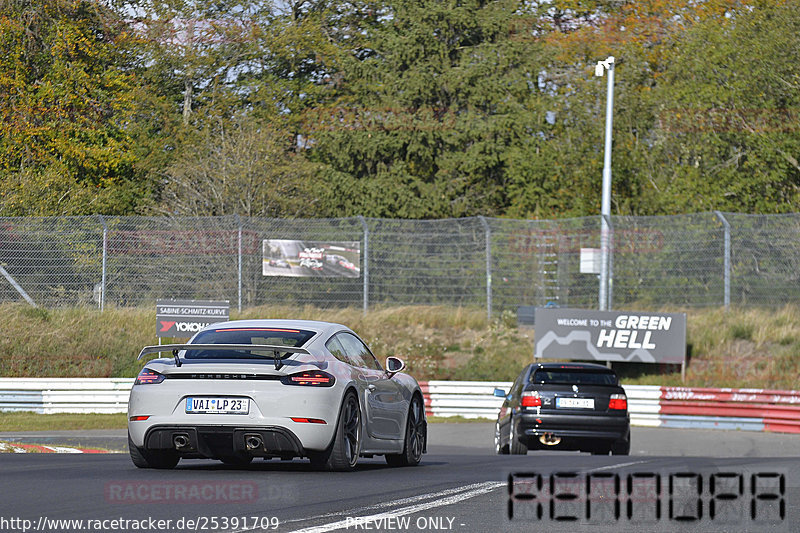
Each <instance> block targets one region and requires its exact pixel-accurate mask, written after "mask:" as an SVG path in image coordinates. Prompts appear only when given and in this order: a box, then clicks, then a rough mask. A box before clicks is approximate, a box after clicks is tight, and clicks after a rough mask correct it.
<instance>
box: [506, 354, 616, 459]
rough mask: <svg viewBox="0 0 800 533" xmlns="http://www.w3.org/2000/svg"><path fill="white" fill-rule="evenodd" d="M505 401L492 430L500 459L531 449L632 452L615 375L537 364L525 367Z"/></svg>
mask: <svg viewBox="0 0 800 533" xmlns="http://www.w3.org/2000/svg"><path fill="white" fill-rule="evenodd" d="M494 394H495V396H498V397H502V398H505V401H504V402H503V406H502V408H501V409H500V414H499V415H498V417H497V425H496V427H495V437H494V439H495V448H496V450H497V453H500V454H507V453H512V454H520V455H524V454H526V453H528V450H529V449H537V448H539V449H556V450H580V451H584V452H591V453H592V454H596V455H599V454H604V455H607V454H608V453H609V452H610V453H612V454H614V455H628V453H630V448H631V441H630V416H629V415H628V398H627V396H625V390H624V389H623V388H622V387H621V386H620V385H619V378H617V375H616V373H614V371H613V370H611V369H610V368H606V367H605V366H601V365H595V364H589V363H538V364H531V365H528V366H527V367H525V369H524V370H523V371H522V373H521V374H520V375H519V376H518V377H517V379H516V381H514V384H513V385H512V387H511V391H508V392H506V391H504V390H502V389H495V391H494Z"/></svg>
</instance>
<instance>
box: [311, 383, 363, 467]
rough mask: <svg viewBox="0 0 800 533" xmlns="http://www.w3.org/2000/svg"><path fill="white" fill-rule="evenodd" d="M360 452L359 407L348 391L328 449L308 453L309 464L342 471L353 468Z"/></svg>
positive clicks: (352, 394) (356, 400)
mask: <svg viewBox="0 0 800 533" xmlns="http://www.w3.org/2000/svg"><path fill="white" fill-rule="evenodd" d="M360 452H361V408H360V407H359V405H358V398H357V397H356V395H355V394H354V393H352V392H348V393H347V394H346V395H345V397H344V400H343V401H342V407H341V408H340V409H339V420H338V421H337V422H336V433H335V434H334V436H333V442H331V444H330V446H328V449H327V450H325V451H323V452H316V453H310V454H309V459H311V464H313V465H314V466H315V467H316V468H321V469H325V470H332V471H338V472H344V471H348V470H352V469H353V468H355V466H356V463H357V462H358V455H359V453H360Z"/></svg>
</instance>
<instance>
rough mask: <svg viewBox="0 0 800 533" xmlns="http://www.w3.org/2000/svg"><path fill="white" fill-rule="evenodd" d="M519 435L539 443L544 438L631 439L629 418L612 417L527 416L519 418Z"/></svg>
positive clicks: (531, 414) (523, 415)
mask: <svg viewBox="0 0 800 533" xmlns="http://www.w3.org/2000/svg"><path fill="white" fill-rule="evenodd" d="M517 424H518V426H517V428H516V429H517V432H516V434H517V435H525V436H527V437H529V438H530V440H538V438H539V437H541V436H543V435H552V436H555V437H561V438H569V439H590V440H608V441H619V440H628V439H629V438H630V437H629V436H630V419H629V418H628V417H627V416H618V415H617V416H613V415H591V416H587V415H562V414H533V413H524V414H522V416H520V417H518V422H517Z"/></svg>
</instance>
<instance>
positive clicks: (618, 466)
mask: <svg viewBox="0 0 800 533" xmlns="http://www.w3.org/2000/svg"><path fill="white" fill-rule="evenodd" d="M649 462H650V461H649V460H647V461H631V462H630V463H619V464H616V465H608V466H600V467H597V468H592V469H590V470H587V471H586V472H600V471H601V470H612V469H614V468H622V467H623V466H633V465H641V464H644V463H649Z"/></svg>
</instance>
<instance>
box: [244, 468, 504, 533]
mask: <svg viewBox="0 0 800 533" xmlns="http://www.w3.org/2000/svg"><path fill="white" fill-rule="evenodd" d="M486 483H490V482H488V481H486V482H482V483H473V484H472V485H464V486H463V487H455V488H452V489H445V490H442V491H439V492H433V493H430V494H418V495H417V496H411V497H408V498H401V499H399V500H392V501H390V502H381V503H378V504H375V505H367V506H365V507H357V508H355V509H349V510H347V511H336V512H333V513H324V514H321V515H317V516H312V517H307V518H293V519H291V520H286V521H285V522H282V524H284V525H285V524H291V523H292V522H308V521H310V520H322V519H323V518H330V517H331V516H355V515H356V514H357V513H363V512H366V511H374V510H378V509H387V508H389V507H397V506H398V505H406V504H410V503H416V502H420V501H424V500H430V499H434V498H442V497H445V496H450V495H451V494H457V493H461V492H464V491H466V490H472V489H476V488H481V487H484V486H486ZM235 533H238V532H235Z"/></svg>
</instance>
